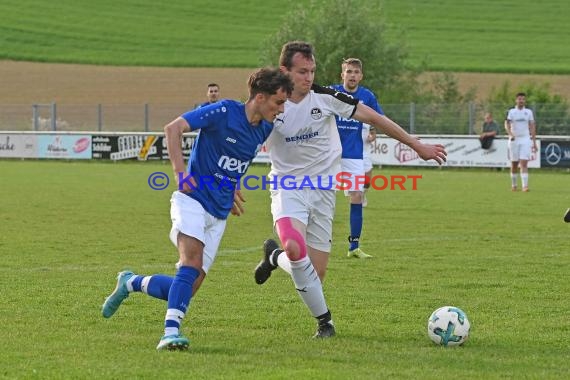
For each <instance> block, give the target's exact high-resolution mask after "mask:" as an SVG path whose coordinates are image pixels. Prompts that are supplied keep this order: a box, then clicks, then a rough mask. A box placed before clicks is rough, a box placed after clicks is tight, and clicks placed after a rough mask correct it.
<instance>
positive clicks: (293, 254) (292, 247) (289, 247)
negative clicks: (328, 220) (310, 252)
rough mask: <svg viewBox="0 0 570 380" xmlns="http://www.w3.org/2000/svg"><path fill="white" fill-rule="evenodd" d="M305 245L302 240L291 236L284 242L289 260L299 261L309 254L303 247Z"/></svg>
mask: <svg viewBox="0 0 570 380" xmlns="http://www.w3.org/2000/svg"><path fill="white" fill-rule="evenodd" d="M303 246H304V245H303V244H302V242H300V241H298V239H294V238H289V239H287V240H286V241H285V243H284V244H283V249H284V250H285V253H286V254H287V257H288V258H289V260H292V261H297V260H301V259H302V258H303V257H305V256H306V255H307V253H306V250H303V249H302V247H303Z"/></svg>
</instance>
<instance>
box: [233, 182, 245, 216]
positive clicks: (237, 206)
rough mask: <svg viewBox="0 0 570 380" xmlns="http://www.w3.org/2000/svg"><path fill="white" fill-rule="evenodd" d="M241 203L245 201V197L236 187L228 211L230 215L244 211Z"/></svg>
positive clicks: (236, 214) (237, 214) (238, 214)
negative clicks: (231, 204)
mask: <svg viewBox="0 0 570 380" xmlns="http://www.w3.org/2000/svg"><path fill="white" fill-rule="evenodd" d="M243 203H245V198H244V197H243V195H242V194H241V190H237V189H236V192H235V193H234V204H233V206H232V209H231V211H230V212H231V213H232V215H235V216H240V215H241V214H243V213H244V212H245V210H244V208H243Z"/></svg>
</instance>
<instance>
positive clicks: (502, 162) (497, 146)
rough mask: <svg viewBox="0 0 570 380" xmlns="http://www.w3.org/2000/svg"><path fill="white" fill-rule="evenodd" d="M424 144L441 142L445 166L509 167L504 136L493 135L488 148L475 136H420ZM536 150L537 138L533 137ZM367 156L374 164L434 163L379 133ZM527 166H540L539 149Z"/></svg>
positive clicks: (415, 164) (410, 164)
mask: <svg viewBox="0 0 570 380" xmlns="http://www.w3.org/2000/svg"><path fill="white" fill-rule="evenodd" d="M421 141H423V142H425V143H428V144H442V145H443V146H445V149H446V150H447V164H446V166H454V167H510V160H509V154H508V149H507V140H506V139H496V140H494V141H493V145H491V148H490V149H482V148H481V143H480V142H479V139H478V138H468V137H437V138H422V139H421ZM536 144H537V145H538V147H537V148H538V152H540V141H539V140H537V141H536ZM370 158H371V160H372V162H373V163H374V164H376V165H397V166H437V165H438V164H437V163H436V162H435V161H433V160H431V161H424V160H422V159H421V158H419V157H418V155H417V153H416V152H415V151H413V150H412V149H411V148H409V147H408V146H407V145H404V144H402V143H400V142H399V141H397V140H394V139H391V138H387V137H379V138H377V139H376V141H375V143H374V144H373V146H372V148H371V150H370ZM528 166H529V167H530V168H540V153H533V154H532V157H531V160H530V161H529V162H528Z"/></svg>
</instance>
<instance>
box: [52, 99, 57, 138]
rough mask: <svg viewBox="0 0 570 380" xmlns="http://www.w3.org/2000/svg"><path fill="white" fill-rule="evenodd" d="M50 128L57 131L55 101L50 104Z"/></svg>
mask: <svg viewBox="0 0 570 380" xmlns="http://www.w3.org/2000/svg"><path fill="white" fill-rule="evenodd" d="M51 130H52V131H57V106H56V104H55V102H53V103H52V104H51Z"/></svg>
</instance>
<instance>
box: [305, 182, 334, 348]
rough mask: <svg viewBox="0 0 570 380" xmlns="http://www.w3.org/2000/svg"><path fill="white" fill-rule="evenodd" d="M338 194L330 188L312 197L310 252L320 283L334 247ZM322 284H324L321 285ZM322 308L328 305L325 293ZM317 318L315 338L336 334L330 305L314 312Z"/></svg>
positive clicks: (309, 230) (309, 228)
mask: <svg viewBox="0 0 570 380" xmlns="http://www.w3.org/2000/svg"><path fill="white" fill-rule="evenodd" d="M335 202H336V194H335V192H334V191H330V190H316V191H312V193H311V198H310V205H311V214H310V218H309V223H308V225H307V229H306V236H307V246H308V254H309V257H310V259H311V262H312V263H313V266H314V268H315V270H316V272H317V275H318V278H319V280H320V283H321V284H322V283H323V282H324V279H325V276H326V273H327V268H328V263H329V256H330V252H331V248H332V225H333V217H334V210H335ZM321 286H322V285H321ZM322 302H323V304H322V307H323V309H322V310H325V309H324V307H326V303H325V298H324V294H323V299H322ZM313 316H315V317H316V318H317V321H318V324H317V332H316V333H315V335H314V337H315V338H328V337H331V336H333V335H335V329H334V324H333V321H332V316H331V313H330V311H329V310H328V307H327V308H326V311H325V312H324V313H322V314H317V313H313Z"/></svg>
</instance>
